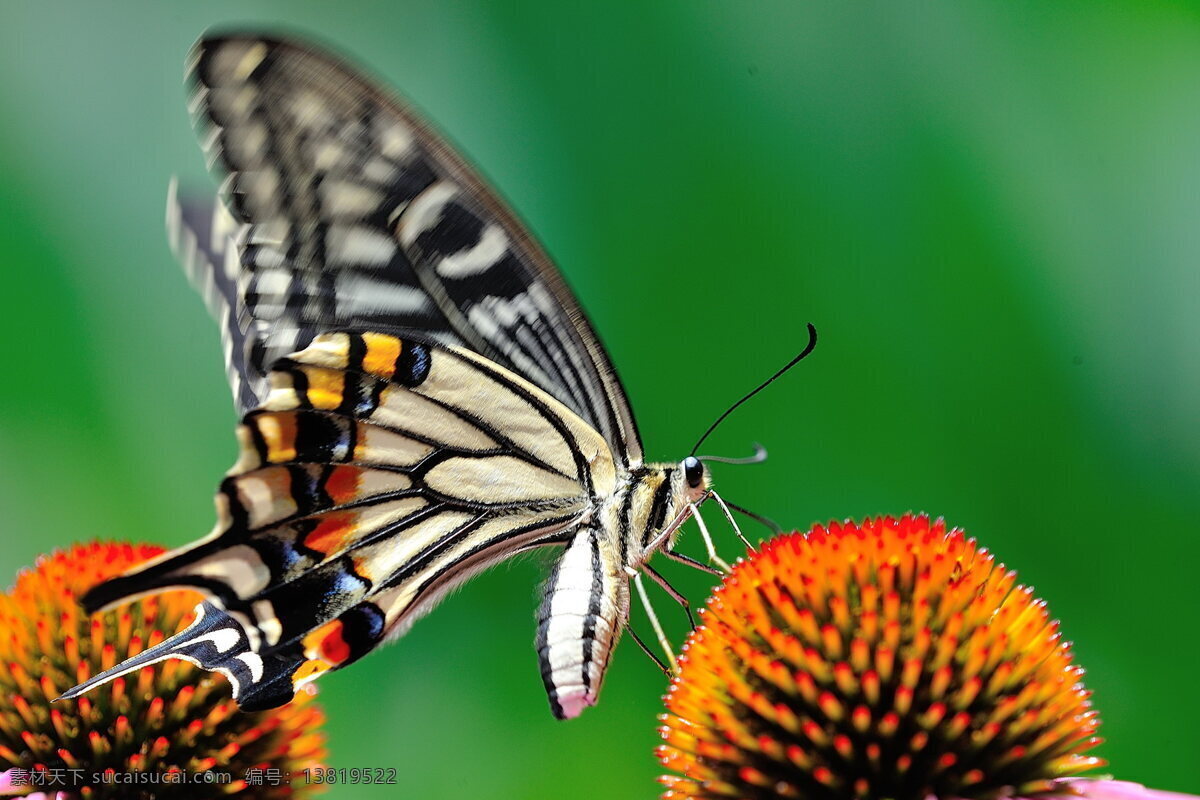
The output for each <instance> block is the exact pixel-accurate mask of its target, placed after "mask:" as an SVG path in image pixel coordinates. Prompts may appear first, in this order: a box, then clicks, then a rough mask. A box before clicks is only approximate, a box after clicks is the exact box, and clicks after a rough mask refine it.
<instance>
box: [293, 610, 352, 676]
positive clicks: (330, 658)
mask: <svg viewBox="0 0 1200 800" xmlns="http://www.w3.org/2000/svg"><path fill="white" fill-rule="evenodd" d="M342 630H343V626H342V621H341V620H340V619H335V620H331V621H329V622H326V623H325V624H324V625H322V626H321V627H319V628H317V629H316V630H315V631H313V632H312V633H310V634H308V635H307V636H305V637H304V653H305V655H307V656H309V657H310V658H312V659H319V660H322V661H325V662H327V663H328V664H329V665H331V666H332V665H334V664H340V663H342V662H343V661H345V660H346V659H348V658H349V657H350V645H349V644H347V643H346V640H345V639H344V638H343V637H342Z"/></svg>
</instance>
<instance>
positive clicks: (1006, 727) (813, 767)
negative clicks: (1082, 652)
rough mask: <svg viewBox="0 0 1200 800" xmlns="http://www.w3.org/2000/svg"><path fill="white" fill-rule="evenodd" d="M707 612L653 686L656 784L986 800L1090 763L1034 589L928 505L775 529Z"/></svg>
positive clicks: (1075, 680)
mask: <svg viewBox="0 0 1200 800" xmlns="http://www.w3.org/2000/svg"><path fill="white" fill-rule="evenodd" d="M708 609H709V611H710V612H711V613H709V614H706V615H704V618H703V624H702V625H701V626H700V627H699V628H697V629H696V630H695V631H694V632H693V633H692V635H691V636H690V637H689V639H688V642H687V644H686V646H685V649H686V653H687V657H686V658H685V659H682V660H681V662H680V664H681V666H680V672H679V674H678V676H677V677H676V678H675V680H674V681H673V683H672V687H671V690H670V692H669V694H668V696H667V698H666V703H667V710H668V714H667V715H666V716H665V718H664V724H663V726H662V728H661V729H660V731H661V734H662V737H663V744H662V745H660V747H659V749H658V751H657V752H658V755H659V758H660V759H661V761H662V763H663V764H664V766H666V767H668V768H669V769H671V770H673V771H675V772H677V773H680V774H681V776H682V777H680V776H679V775H675V776H667V777H664V778H663V779H662V783H663V785H664V786H666V787H668V791H667V793H666V794H664V795H663V797H664V798H685V797H687V798H717V797H753V798H766V797H776V796H787V795H790V794H796V795H797V796H808V797H813V796H828V795H829V793H830V792H831V791H835V792H838V793H847V794H849V795H850V796H855V797H862V798H870V797H895V798H926V797H930V796H932V797H944V798H951V797H958V798H970V799H971V800H976V799H977V798H978V799H980V800H988V799H990V798H999V797H1013V796H1016V795H1014V794H1013V792H1014V791H1017V790H1025V791H1029V792H1030V793H1032V794H1038V793H1047V792H1059V793H1063V792H1066V791H1068V788H1069V786H1068V783H1066V782H1064V780H1063V779H1064V778H1067V777H1069V776H1072V775H1075V774H1078V773H1079V772H1081V771H1083V770H1086V769H1091V768H1093V767H1095V766H1099V765H1102V764H1103V761H1102V760H1101V759H1098V758H1095V757H1091V756H1087V755H1084V752H1085V751H1087V750H1088V749H1090V748H1091V747H1093V746H1094V745H1095V744H1096V742H1097V739H1096V738H1095V736H1094V735H1093V734H1094V732H1095V730H1096V728H1097V726H1098V720H1097V719H1096V717H1095V714H1094V712H1091V711H1089V700H1088V698H1089V695H1088V692H1087V690H1086V689H1084V688H1083V687H1082V685H1080V684H1079V675H1080V672H1079V671H1078V668H1076V667H1074V666H1073V665H1072V664H1071V654H1070V649H1069V645H1068V644H1067V643H1066V642H1065V641H1064V640H1063V639H1062V637H1061V635H1060V634H1059V631H1058V627H1057V624H1056V623H1053V622H1051V620H1050V618H1049V616H1048V613H1047V610H1046V607H1045V604H1044V603H1042V602H1041V601H1039V600H1037V599H1036V598H1035V597H1034V595H1033V593H1032V590H1030V589H1029V588H1027V587H1024V586H1017V585H1016V575H1015V573H1012V572H1009V571H1007V570H1005V568H1004V567H1003V566H1000V565H997V564H996V563H995V560H994V558H993V556H992V555H991V554H990V553H988V551H987V550H984V549H982V548H979V547H977V546H976V544H975V542H974V540H970V539H967V538H966V537H965V536H964V535H963V534H962V533H961V532H960V531H958V530H949V529H947V528H946V527H945V525H944V523H942V522H941V521H940V520H939V521H937V522H931V521H930V520H929V518H928V517H924V516H911V515H906V516H904V517H901V518H899V519H894V518H890V517H880V518H877V519H874V520H868V521H866V522H865V523H863V524H861V525H856V524H854V523H851V522H846V523H836V522H835V523H830V524H829V526H828V527H822V526H819V525H818V526H814V528H813V529H812V530H811V531H809V532H808V533H807V534H803V535H802V534H792V535H786V536H780V537H777V538H775V539H773V540H772V541H769V542H767V543H765V544H764V545H762V547H761V548H760V549H759V550H758V551H752V552H751V553H750V554H749V556H748V558H747V559H745V560H744V561H742V562H739V563H738V565H737V566H736V567H735V568H734V570H733V573H732V574H731V575H729V576H728V577H727V578H726V579H725V582H724V584H723V585H722V586H721V587H720V588H718V589H717V590H716V592H715V593H714V595H713V597H712V598H711V599H710V600H709V603H708ZM713 743H719V744H713Z"/></svg>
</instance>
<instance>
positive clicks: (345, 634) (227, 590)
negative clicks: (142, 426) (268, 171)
mask: <svg viewBox="0 0 1200 800" xmlns="http://www.w3.org/2000/svg"><path fill="white" fill-rule="evenodd" d="M268 379H269V385H270V387H271V390H270V392H269V394H268V395H267V396H266V399H265V401H264V402H263V404H262V405H261V406H260V407H259V408H257V409H254V410H252V411H251V412H250V413H248V414H247V415H246V416H245V418H244V419H243V422H242V424H241V425H240V426H239V431H238V439H239V442H240V445H241V454H240V457H239V459H238V461H237V463H236V464H235V465H234V467H233V468H232V469H231V470H230V472H229V473H228V475H227V477H226V478H225V480H224V481H223V482H222V484H221V487H220V489H219V491H218V493H217V496H216V505H217V512H218V522H217V526H216V529H215V530H214V532H213V533H212V534H211V535H210V536H209V537H208V538H207V539H204V540H202V541H200V542H198V543H196V544H194V545H192V546H189V547H186V548H183V549H181V550H177V551H173V552H171V553H168V554H165V555H163V556H161V557H159V558H158V559H156V560H154V561H152V562H150V563H148V564H147V565H145V566H143V567H142V568H140V569H139V570H136V571H134V572H132V573H128V574H126V575H123V576H121V577H118V578H114V579H112V580H110V581H108V582H106V583H103V584H101V585H99V586H97V587H96V588H95V589H93V590H92V591H91V592H89V593H88V594H87V595H86V596H85V597H84V599H83V602H84V605H85V606H86V607H87V608H88V609H89V610H93V611H94V610H97V609H101V608H105V607H109V606H112V605H114V604H117V603H119V602H122V601H125V600H127V599H129V598H131V597H134V596H137V595H140V594H145V593H147V592H153V591H161V590H164V589H167V588H171V587H188V588H194V589H198V590H200V591H201V592H203V593H205V594H206V595H207V597H208V599H209V601H210V602H209V604H208V605H209V607H208V608H206V609H205V612H204V613H203V614H202V615H201V619H202V621H203V624H202V625H201V624H197V625H194V626H193V627H192V628H191V629H189V630H188V631H184V632H183V633H181V634H179V635H178V636H177V637H175V638H174V639H172V640H168V641H167V642H164V643H163V644H162V645H160V646H159V647H158V648H157V649H155V651H154V652H153V653H148V654H142V656H139V658H140V659H141V660H140V661H139V664H141V663H149V662H148V661H147V659H150V660H158V659H160V658H166V657H176V656H178V657H186V658H190V659H192V660H194V661H196V662H197V663H200V664H201V665H203V666H206V667H207V668H210V669H214V668H219V669H222V670H224V671H226V674H228V675H230V677H231V679H232V680H233V681H234V684H235V689H236V691H237V692H238V699H239V702H242V701H243V698H244V697H250V698H253V700H252V705H253V706H254V707H261V705H262V704H263V703H266V702H268V700H269V701H271V702H273V703H276V704H277V702H286V700H288V699H290V697H291V691H292V689H293V688H294V686H296V685H299V684H300V683H303V682H306V681H308V680H311V679H312V678H315V677H317V676H318V675H320V674H322V673H323V672H325V671H328V670H329V669H335V668H338V667H341V666H344V665H345V664H347V663H349V662H350V661H353V660H356V659H357V658H359V657H361V656H362V655H363V654H365V653H366V652H368V651H369V650H370V649H372V648H374V647H375V646H377V645H378V644H379V643H380V642H381V641H382V640H383V639H384V638H385V637H386V636H388V635H389V634H390V635H397V634H398V633H400V632H403V631H404V630H406V629H407V627H408V626H409V625H411V624H412V622H413V621H415V619H416V618H417V617H418V616H419V615H420V614H421V613H423V612H424V611H425V610H427V609H428V608H430V607H431V606H432V605H433V604H434V603H435V602H436V601H437V600H438V599H439V598H440V597H441V596H442V595H443V594H444V593H445V592H446V591H447V590H449V589H450V588H452V587H453V586H454V585H456V584H457V583H459V582H461V581H462V580H464V579H465V578H467V577H469V576H470V575H472V574H474V573H475V572H477V571H479V570H480V569H483V568H485V567H487V566H488V565H490V564H493V563H495V562H496V561H498V560H500V559H502V558H504V557H506V556H508V555H511V554H514V553H516V552H520V551H522V550H526V549H529V548H532V547H537V546H541V545H545V544H551V543H558V542H561V541H564V540H565V538H566V537H568V536H569V535H570V532H571V530H572V529H573V528H574V527H575V526H576V525H577V524H578V522H579V521H580V519H581V517H582V515H583V514H584V513H585V512H586V510H587V508H588V503H589V498H590V497H591V496H592V493H593V492H608V491H611V489H612V485H613V483H614V482H615V465H614V462H613V459H612V456H611V455H610V453H609V451H608V448H607V445H606V443H605V442H604V441H603V440H602V439H601V438H600V436H599V434H597V433H596V432H594V431H592V430H591V429H590V428H589V427H588V426H587V425H586V424H585V423H583V422H582V421H581V420H580V419H579V418H578V417H576V416H575V415H574V414H573V413H572V412H571V411H570V410H569V409H567V408H565V407H564V406H562V405H561V404H559V403H558V402H557V401H555V400H554V399H553V398H552V397H550V396H549V395H547V394H546V393H545V392H542V391H541V390H539V389H538V388H536V387H534V386H532V385H531V384H529V383H528V382H527V381H525V380H524V379H523V378H521V377H520V376H517V375H515V374H513V373H511V372H509V371H508V370H506V369H504V368H503V367H500V366H498V365H495V364H491V363H490V362H488V361H487V360H486V359H483V358H481V357H479V356H477V355H475V354H473V353H470V352H468V351H465V350H462V349H460V348H450V347H443V346H440V345H436V344H432V343H428V342H421V341H417V340H413V339H399V338H397V337H394V336H391V335H387V334H379V333H353V332H341V333H332V334H324V335H322V336H320V337H317V338H316V339H314V340H313V342H312V343H311V344H310V346H309V347H308V348H306V349H305V350H304V351H302V352H299V353H295V354H293V355H292V356H290V357H288V358H285V359H282V360H280V361H279V362H278V363H277V364H276V365H275V368H274V369H273V370H272V371H271V372H270V373H269V375H268ZM213 626H220V627H222V629H223V630H232V628H233V627H236V628H237V629H238V632H235V633H222V634H220V635H219V638H220V639H221V642H222V643H226V644H229V647H227V648H225V647H222V648H218V650H219V652H218V651H213V650H211V649H210V648H209V645H208V644H205V643H206V642H208V643H212V642H213V641H215V640H214V636H216V634H214V633H213V630H212V628H213ZM235 634H236V642H235V641H234V638H235ZM239 665H241V666H239ZM247 665H252V666H253V667H254V668H249V667H248V666H247ZM127 667H128V665H127V664H122V665H118V667H116V668H114V670H112V671H110V672H111V674H105V675H101V676H98V677H97V678H96V679H93V681H92V682H90V683H89V684H87V685H86V686H88V687H90V686H91V685H95V683H96V682H98V681H103V680H106V679H109V678H111V677H115V676H116V674H120V673H121V672H123V671H127ZM247 670H248V671H247ZM285 679H286V680H285ZM285 690H286V691H285ZM71 696H74V695H71Z"/></svg>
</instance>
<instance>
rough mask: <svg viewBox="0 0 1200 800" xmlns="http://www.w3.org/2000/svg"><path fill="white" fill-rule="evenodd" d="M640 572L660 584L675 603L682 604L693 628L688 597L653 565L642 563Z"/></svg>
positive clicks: (694, 619) (694, 622)
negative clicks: (668, 581)
mask: <svg viewBox="0 0 1200 800" xmlns="http://www.w3.org/2000/svg"><path fill="white" fill-rule="evenodd" d="M642 572H645V573H646V574H647V575H649V576H650V578H651V579H652V580H653V581H654V582H655V583H657V584H658V585H659V586H661V587H662V588H663V591H664V592H666V593H667V594H669V595H671V599H672V600H674V601H675V602H676V603H679V605H681V606H683V610H684V612H685V613H686V614H687V618H688V625H690V626H691V627H693V628H695V627H696V618H695V617H693V616H692V604H691V603H689V602H688V599H687V598H686V597H684V596H683V595H682V594H681V593H680V592H679V590H678V589H676V588H675V587H674V586H672V585H671V584H669V583H667V579H666V578H664V577H663V576H662V575H660V574H659V573H658V571H657V570H655V569H654V568H653V567H651V566H650V565H649V564H643V565H642Z"/></svg>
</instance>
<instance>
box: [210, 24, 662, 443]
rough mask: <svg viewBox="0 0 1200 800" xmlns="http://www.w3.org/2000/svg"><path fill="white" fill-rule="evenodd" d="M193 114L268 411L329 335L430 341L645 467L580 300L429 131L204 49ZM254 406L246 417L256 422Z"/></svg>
mask: <svg viewBox="0 0 1200 800" xmlns="http://www.w3.org/2000/svg"><path fill="white" fill-rule="evenodd" d="M190 76H191V81H192V85H193V91H194V97H193V101H192V107H193V111H194V113H195V115H196V117H197V122H198V128H199V130H200V135H201V141H202V143H203V144H204V146H205V149H206V152H207V154H208V157H209V159H210V162H211V163H212V164H213V165H214V167H215V168H216V169H217V170H218V171H219V172H220V173H221V174H222V175H224V176H225V182H224V184H223V188H224V192H225V195H226V196H227V197H228V199H229V202H230V206H231V209H232V210H233V212H234V214H235V216H236V217H237V218H238V219H239V220H240V221H241V222H242V223H243V224H244V228H243V229H242V230H241V231H240V232H239V233H238V239H237V241H236V242H235V243H234V245H233V247H234V249H235V250H236V253H237V257H238V259H239V260H240V262H241V267H240V269H241V282H240V292H239V296H238V297H236V298H234V299H233V300H234V305H235V308H233V309H232V311H231V313H230V314H229V316H228V322H227V324H228V325H233V326H240V328H241V330H239V331H237V335H230V336H228V337H227V339H228V342H229V344H230V346H232V347H233V348H235V349H240V352H233V353H231V355H230V361H231V363H233V364H235V365H236V367H237V368H238V369H239V370H240V371H241V373H242V375H243V376H244V380H245V381H246V383H247V384H248V386H249V387H250V390H251V392H250V394H252V395H253V396H254V397H255V398H256V399H261V398H262V397H263V391H264V385H263V380H264V377H265V374H266V371H267V369H268V368H269V367H270V365H271V363H272V362H273V361H274V359H276V358H278V357H281V356H283V355H285V354H286V353H288V352H292V351H293V350H296V349H299V348H301V347H303V346H304V345H305V344H307V342H308V341H309V340H310V339H311V338H312V336H314V335H316V334H317V333H320V332H321V331H326V330H330V329H331V328H340V327H351V328H358V329H369V330H391V331H400V332H417V333H419V334H420V335H421V336H424V337H431V338H434V339H438V340H441V341H443V342H448V343H457V344H461V345H463V346H465V347H467V348H469V349H470V350H472V351H474V352H476V353H478V354H480V355H482V356H484V357H486V358H488V359H489V360H491V361H493V362H495V363H497V364H500V365H502V366H504V367H506V368H507V369H509V370H511V371H513V372H515V373H517V374H518V375H521V376H522V377H524V378H526V379H527V380H528V381H530V382H531V383H533V384H534V385H537V386H540V387H542V388H543V389H544V390H546V391H547V392H549V393H550V394H551V395H553V396H554V397H555V398H557V399H558V400H559V401H560V402H562V403H564V404H565V405H566V406H567V407H568V408H570V409H571V410H572V411H574V412H575V413H576V414H577V415H578V416H580V417H581V418H582V419H583V420H584V421H586V422H588V423H589V424H590V425H591V426H592V427H594V428H595V429H596V430H598V431H599V432H600V433H601V435H602V436H603V437H604V438H605V440H606V441H607V442H608V443H609V445H610V448H611V449H612V451H613V452H614V453H617V454H618V456H619V457H620V458H621V459H623V460H624V459H628V460H630V461H632V462H640V460H641V445H640V442H639V441H638V438H637V433H636V429H635V426H634V422H633V416H632V414H631V412H630V410H629V407H628V404H627V402H626V401H625V397H624V394H623V392H622V391H621V387H620V385H619V382H618V380H617V377H616V375H615V373H614V372H613V369H612V367H611V365H610V364H609V362H608V358H607V356H606V354H605V352H604V350H603V348H602V347H601V346H600V344H599V342H598V341H597V339H596V337H595V334H594V333H593V332H592V329H591V326H590V325H589V323H588V321H587V319H586V317H585V316H584V315H583V313H582V311H581V310H580V308H579V306H578V304H577V303H576V301H575V299H574V298H573V297H572V295H571V293H570V291H569V290H568V289H567V288H566V286H565V285H564V284H563V282H562V280H561V278H560V277H559V275H558V273H557V271H556V270H555V269H554V267H553V265H552V264H551V263H550V261H549V259H548V258H547V257H546V255H545V253H544V252H543V251H542V249H541V247H540V246H539V245H538V244H537V242H536V241H534V239H533V238H532V236H531V235H530V234H529V233H528V231H527V230H526V229H525V228H524V226H522V225H521V224H520V222H519V221H518V220H517V219H516V217H515V216H514V215H513V214H512V212H511V211H509V210H508V208H507V206H506V205H505V204H504V203H503V202H502V201H501V200H500V199H499V198H498V197H497V196H496V195H495V194H494V193H493V192H492V191H491V190H490V189H489V188H488V187H487V186H486V185H485V184H484V183H483V182H482V181H481V180H480V179H479V178H478V176H477V175H476V173H475V172H474V170H472V169H471V168H470V167H469V166H468V165H467V164H466V163H465V162H464V161H463V160H462V159H461V158H460V157H459V156H458V155H457V154H455V153H454V151H453V150H452V149H451V148H450V147H448V146H447V145H446V143H445V142H444V141H443V140H442V138H441V137H439V136H438V135H436V134H435V133H434V132H433V131H432V130H431V129H430V128H429V127H428V126H427V125H426V124H425V123H424V122H422V121H420V120H419V119H418V118H417V117H416V116H415V115H414V114H412V113H411V112H410V111H409V110H408V109H407V108H406V107H405V106H404V105H403V104H401V103H400V102H399V101H398V100H396V99H395V98H394V97H391V96H389V95H387V94H385V93H383V92H381V91H379V90H378V89H377V88H376V87H375V86H374V85H373V84H372V83H370V82H368V81H366V80H364V79H363V78H362V77H361V76H359V75H358V74H357V73H356V72H354V71H353V70H351V69H349V68H347V67H346V66H344V65H343V64H341V63H339V62H337V61H335V60H333V59H332V58H330V57H329V56H327V55H324V54H321V53H317V52H315V51H313V50H311V49H308V48H304V47H302V46H298V45H296V44H293V43H289V42H283V41H278V40H273V39H267V38H259V37H222V38H213V39H208V40H205V41H203V42H201V43H200V44H199V45H198V46H197V48H196V50H195V51H194V53H193V55H192V59H191V61H190ZM245 407H246V408H248V407H249V406H248V405H247V406H245Z"/></svg>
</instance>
